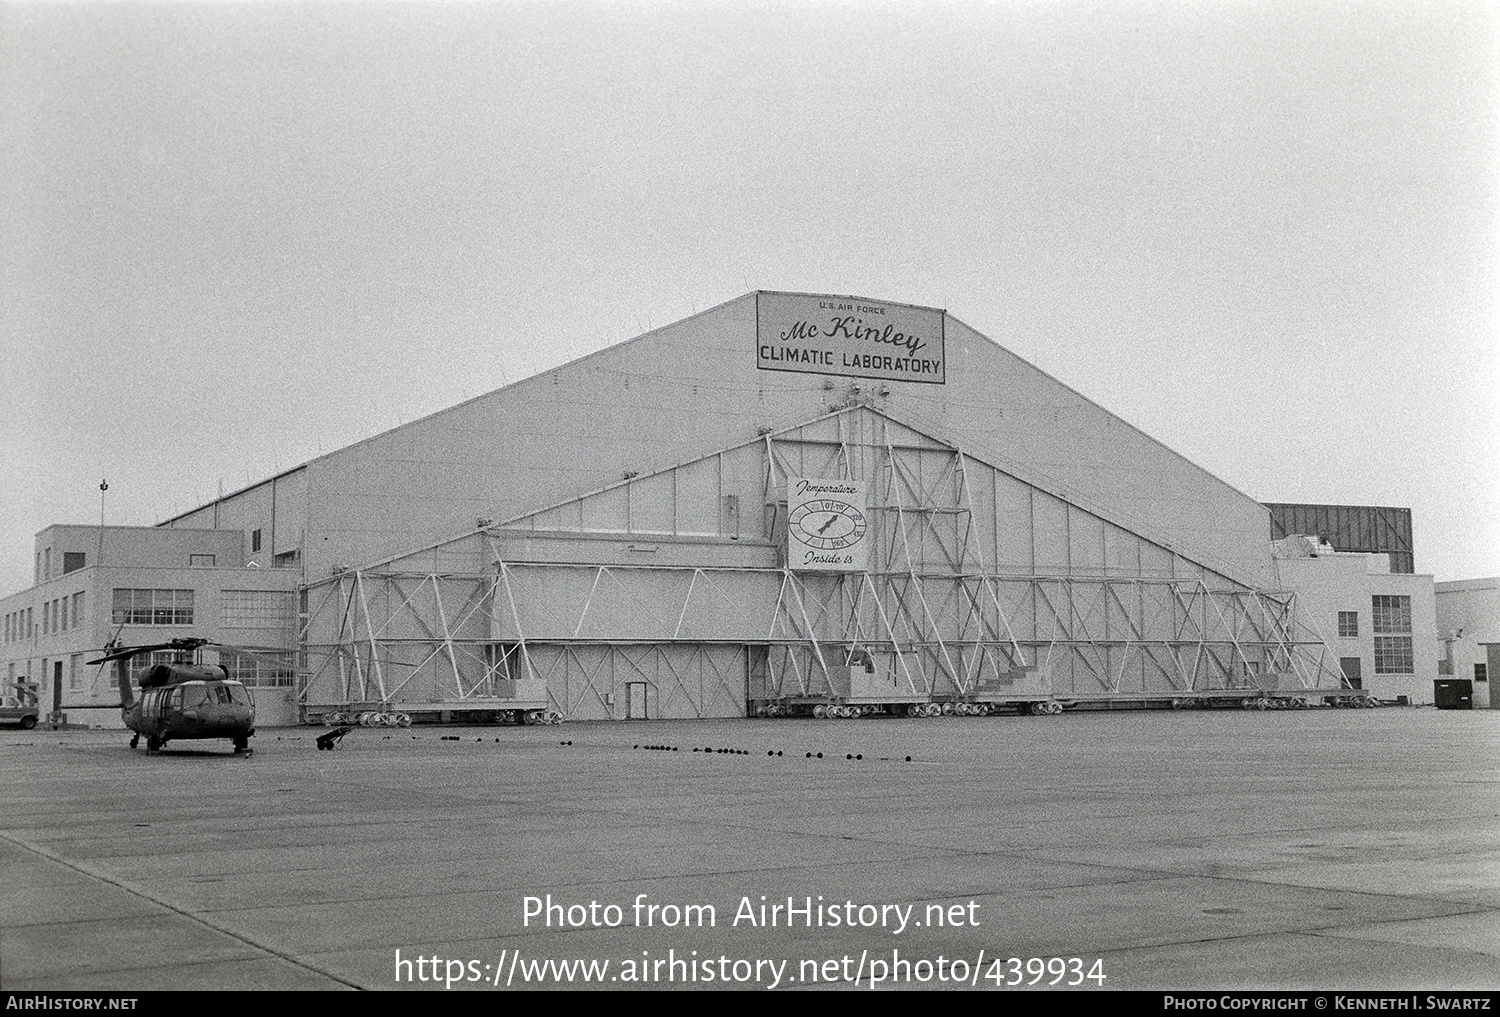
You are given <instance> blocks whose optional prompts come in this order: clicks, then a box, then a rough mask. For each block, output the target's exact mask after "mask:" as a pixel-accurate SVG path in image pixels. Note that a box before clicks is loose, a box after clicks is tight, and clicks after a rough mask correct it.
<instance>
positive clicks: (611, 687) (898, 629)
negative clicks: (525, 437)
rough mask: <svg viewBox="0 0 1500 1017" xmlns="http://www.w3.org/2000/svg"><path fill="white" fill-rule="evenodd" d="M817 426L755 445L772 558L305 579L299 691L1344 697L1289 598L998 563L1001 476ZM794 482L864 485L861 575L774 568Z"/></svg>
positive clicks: (482, 562) (1197, 583)
mask: <svg viewBox="0 0 1500 1017" xmlns="http://www.w3.org/2000/svg"><path fill="white" fill-rule="evenodd" d="M828 419H831V420H832V421H834V423H835V426H836V431H835V432H834V433H831V434H829V433H823V434H813V433H811V432H809V431H807V430H805V429H801V428H798V429H792V432H791V433H782V434H769V433H768V434H766V435H764V436H763V450H764V455H763V463H762V465H763V491H762V496H763V504H764V506H765V513H764V516H763V518H764V534H763V535H764V536H765V537H766V538H768V539H769V540H771V541H772V542H774V543H777V544H778V546H779V548H780V552H781V560H782V562H783V565H782V567H777V568H768V567H750V566H742V567H731V566H722V567H709V566H699V567H688V566H681V567H678V566H662V565H645V564H635V563H629V564H590V563H571V562H568V563H564V562H550V561H549V562H530V561H508V560H506V558H505V557H504V555H503V554H502V542H501V540H499V539H497V538H496V537H495V535H494V534H493V533H484V534H483V535H482V544H479V543H476V544H475V548H476V551H475V553H474V554H473V555H472V556H471V557H472V560H473V561H474V565H475V567H474V568H473V569H472V570H470V571H464V572H453V573H434V572H403V571H398V570H395V569H393V568H392V567H391V566H389V565H388V566H385V567H382V568H381V569H378V570H359V571H352V572H346V573H343V574H342V575H338V576H335V577H333V578H331V579H330V580H327V581H325V582H323V583H321V584H315V585H314V586H312V587H310V588H309V589H308V595H309V596H308V609H307V617H306V620H305V622H304V626H303V632H302V640H303V648H304V650H305V651H306V653H307V657H306V672H305V675H306V680H305V683H304V689H303V701H304V703H306V704H308V705H314V704H344V703H351V702H373V701H379V702H382V703H384V702H392V701H406V702H413V701H427V702H443V703H465V702H489V701H491V700H492V699H494V698H495V696H496V689H497V687H498V686H497V683H500V682H503V681H507V680H513V679H516V678H534V679H540V680H542V681H544V682H546V687H547V694H548V697H549V698H550V700H551V701H552V706H553V708H555V709H557V710H558V711H560V712H562V713H564V714H565V715H568V716H579V715H589V716H592V715H600V716H610V715H620V714H619V697H620V696H621V695H622V692H621V689H622V688H623V686H624V685H626V684H629V683H630V682H632V681H637V680H638V681H642V682H645V683H646V684H648V685H649V686H650V687H651V688H652V689H653V690H654V694H655V695H656V697H657V698H656V700H655V701H654V703H655V708H656V709H657V710H666V711H668V712H672V711H676V712H677V714H678V715H686V716H694V715H724V713H725V711H729V712H733V711H734V710H737V709H740V710H742V709H743V708H744V707H745V706H746V700H747V698H749V699H759V698H770V699H775V698H788V697H798V696H820V695H829V694H831V692H832V691H833V689H834V685H835V676H836V673H837V672H838V671H839V670H840V669H847V666H848V664H849V660H850V655H851V653H853V652H854V651H865V652H866V653H870V654H875V655H879V656H880V657H881V659H882V660H884V661H886V662H888V666H889V671H890V673H891V674H892V675H893V677H894V679H895V681H896V683H897V685H898V687H899V689H900V690H901V691H904V692H906V693H910V694H913V695H929V696H939V697H962V696H969V695H973V694H975V693H976V691H977V690H979V689H980V688H981V686H982V684H983V683H984V682H985V681H986V680H987V679H991V678H994V677H995V676H997V675H1014V674H1018V673H1022V672H1027V671H1033V670H1039V671H1040V672H1041V673H1042V675H1043V676H1045V678H1046V680H1047V683H1048V687H1049V688H1050V689H1051V691H1052V694H1053V695H1056V696H1058V697H1063V698H1089V697H1097V698H1108V697H1111V696H1130V695H1144V694H1148V693H1157V694H1163V693H1164V694H1167V695H1171V694H1173V693H1180V694H1191V693H1194V692H1205V691H1215V690H1223V689H1230V688H1242V687H1250V685H1251V683H1253V681H1254V680H1255V679H1256V678H1257V677H1258V676H1263V675H1272V674H1274V675H1279V676H1286V677H1288V678H1289V679H1290V680H1291V681H1292V682H1294V683H1295V685H1296V686H1297V687H1300V688H1304V689H1315V688H1329V687H1331V688H1335V689H1336V688H1337V687H1338V685H1339V672H1338V670H1337V666H1336V661H1333V662H1331V661H1330V657H1329V651H1328V649H1327V646H1326V644H1325V643H1324V642H1323V640H1322V639H1321V638H1318V637H1317V636H1316V635H1312V636H1309V635H1308V634H1307V633H1306V632H1305V631H1304V630H1303V629H1302V627H1301V626H1300V625H1299V624H1298V622H1297V620H1296V618H1297V614H1296V608H1295V603H1294V600H1293V597H1292V596H1291V595H1290V594H1285V593H1269V592H1265V591H1261V590H1256V589H1252V588H1249V587H1247V586H1245V585H1244V584H1241V583H1236V582H1234V581H1232V580H1229V579H1227V578H1225V577H1222V576H1217V575H1214V574H1212V573H1210V572H1208V571H1207V570H1205V569H1204V568H1203V567H1202V566H1199V565H1197V564H1195V563H1192V562H1190V561H1189V560H1187V559H1185V558H1182V557H1181V556H1180V555H1177V554H1176V553H1175V552H1174V553H1172V555H1171V562H1172V571H1173V573H1174V574H1172V575H1147V574H1136V575H1110V574H1108V573H1107V572H1105V571H1100V570H1094V571H1082V570H1075V571H1069V572H1064V573H1061V574H1057V575H1039V574H1016V573H1013V572H1005V571H1001V570H999V569H997V568H995V567H994V566H991V565H987V563H986V562H985V560H984V541H983V540H982V539H980V538H979V534H980V533H982V532H984V529H985V528H988V529H990V530H995V529H996V523H995V520H994V519H993V518H984V517H983V515H982V513H981V510H979V509H977V508H976V506H975V499H974V496H973V488H972V484H971V476H970V474H971V473H972V472H973V471H974V470H976V469H978V470H985V471H988V470H991V469H993V468H992V467H990V466H987V465H984V464H979V463H976V462H975V461H973V460H971V459H970V458H969V457H967V456H966V455H965V454H964V453H963V452H962V451H961V450H959V449H955V448H950V447H947V446H943V445H941V444H939V443H937V442H922V441H919V440H915V439H912V438H910V437H909V436H904V435H903V436H900V437H897V436H893V434H892V433H891V429H890V425H889V423H888V421H886V420H885V419H884V418H879V417H875V416H873V415H871V416H855V415H849V414H836V415H834V416H833V417H831V418H828ZM791 476H810V477H822V478H839V479H848V480H862V481H864V482H865V483H866V484H867V485H868V488H867V489H868V491H869V503H868V505H867V508H868V516H869V518H870V530H869V532H870V535H871V540H872V543H873V545H874V546H873V547H872V550H871V559H870V566H869V570H868V571H867V572H858V573H849V574H817V573H800V572H795V571H792V570H790V569H788V568H786V567H785V565H784V562H785V540H786V536H785V527H786V501H785V498H786V481H787V478H788V477H791ZM481 547H482V549H483V550H482V553H481V552H480V551H479V550H478V549H479V548H481ZM1034 571H1035V570H1034ZM1179 572H1180V573H1185V574H1175V573H1179Z"/></svg>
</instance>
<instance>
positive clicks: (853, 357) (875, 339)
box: [755, 292, 946, 385]
mask: <svg viewBox="0 0 1500 1017" xmlns="http://www.w3.org/2000/svg"><path fill="white" fill-rule="evenodd" d="M755 324H756V353H755V366H756V367H758V368H760V369H761V370H764V371H800V372H804V373H808V374H839V375H846V376H849V377H855V378H886V379H889V380H891V381H919V382H926V383H927V384H930V385H941V384H943V382H944V381H945V378H944V373H943V372H944V369H945V367H946V364H945V358H944V354H943V312H942V311H938V310H934V309H933V308H930V307H909V306H907V305H905V304H882V303H879V302H878V301H873V300H863V299H861V298H859V297H820V296H810V295H806V294H800V293H764V292H762V293H758V294H756V299H755Z"/></svg>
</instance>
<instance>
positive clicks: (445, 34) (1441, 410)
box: [0, 0, 1500, 593]
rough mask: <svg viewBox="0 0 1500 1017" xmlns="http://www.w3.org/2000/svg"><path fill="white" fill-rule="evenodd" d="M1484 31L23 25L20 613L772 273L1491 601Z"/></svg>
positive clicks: (1246, 12) (1100, 23) (1198, 22)
mask: <svg viewBox="0 0 1500 1017" xmlns="http://www.w3.org/2000/svg"><path fill="white" fill-rule="evenodd" d="M1497 37H1500V19H1497V16H1496V14H1495V8H1494V7H1492V6H1491V5H1490V4H1488V3H1477V2H1476V3H1441V2H1440V3H1433V2H1430V0H1423V2H1420V3H1418V2H1403V3H1377V2H1361V3H1352V4H1348V3H1332V2H1329V3H1317V2H1309V0H1295V2H1262V3H1244V4H1236V3H1217V2H1216V3H1206V2H1204V3H1182V2H1175V3H1119V2H1107V3H1098V4H1093V3H1030V2H1028V3H997V4H967V3H963V4H961V3H934V2H922V3H913V2H907V3H895V4H876V3H838V4H833V3H823V4H817V3H805V2H799V3H795V4H784V3H743V2H720V3H693V4H687V3H608V4H600V3H579V2H557V3H514V4H512V3H466V4H437V3H429V4H410V5H408V4H374V3H357V4H344V3H340V4H314V3H300V4H299V3H254V4H248V5H232V4H224V3H203V4H194V3H186V4H170V5H169V4H144V3H128V2H126V3H106V4H84V3H67V4H64V3H39V4H26V3H3V2H0V353H3V361H0V366H3V384H0V593H8V592H12V591H14V590H16V589H19V588H22V587H24V586H27V585H29V583H30V581H31V571H32V560H31V559H32V555H31V548H32V536H33V534H34V533H35V532H36V531H38V530H40V529H42V528H43V527H44V526H46V525H48V524H50V523H53V522H75V523H91V522H97V521H98V518H99V491H98V484H99V481H100V479H101V478H103V477H107V478H108V479H109V484H110V488H109V493H108V500H107V503H106V516H107V521H108V522H109V523H111V524H142V525H144V524H150V523H154V522H158V521H160V520H162V519H164V518H166V517H168V516H171V515H174V514H176V513H179V512H182V511H184V510H186V509H188V508H191V507H193V506H194V505H197V504H200V503H202V502H205V501H208V500H210V499H212V498H213V497H214V495H215V494H216V492H217V490H218V487H219V484H220V482H221V481H222V483H223V485H224V488H225V490H226V491H230V490H234V489H237V488H240V487H243V486H245V485H246V484H247V483H249V482H251V481H254V480H259V479H262V478H264V477H266V476H269V475H270V474H272V473H273V472H276V471H278V470H283V469H286V468H288V467H291V466H294V465H296V464H298V463H301V462H304V461H306V460H307V459H310V458H312V457H313V456H315V455H317V454H319V453H320V452H326V451H330V450H332V449H334V448H338V447H340V446H342V445H345V444H348V443H350V442H352V441H355V440H357V439H360V438H364V437H367V436H369V435H371V434H374V433H377V432H379V431H383V430H386V429H388V428H390V427H393V426H396V425H397V424H399V423H401V422H403V421H407V420H411V419H413V418H415V417H417V416H421V415H424V414H426V413H429V412H432V411H434V410H437V409H440V408H442V407H444V406H447V405H451V404H453V403H455V402H458V401H459V400H461V399H464V398H465V397H468V396H473V395H477V394H479V393H480V392H483V391H486V390H488V389H491V388H496V387H499V386H500V385H501V384H503V383H505V382H506V381H515V380H517V379H519V378H521V377H525V376H527V375H530V374H533V373H535V372H537V371H539V370H542V369H545V368H547V367H550V366H554V365H556V364H559V363H562V362H565V361H568V360H571V359H574V358H576V357H578V356H580V355H582V354H585V353H588V352H592V351H593V350H596V349H599V348H602V347H604V346H608V345H612V344H614V343H617V342H620V341H622V340H625V339H628V338H631V337H632V336H635V335H638V334H639V333H641V332H643V331H645V330H647V329H648V328H650V327H653V326H659V325H663V324H666V323H668V322H671V321H674V320H677V319H679V318H682V317H686V316H687V315H689V314H692V313H693V312H695V311H700V310H703V309H704V308H706V307H710V306H712V305H714V304H717V303H721V302H723V301H725V300H728V299H730V298H733V297H735V296H738V295H740V294H742V293H744V292H747V291H749V290H752V289H782V290H795V291H804V292H827V293H849V294H859V295H866V296H873V297H878V298H883V299H887V300H893V301H901V302H906V303H915V304H924V305H929V306H935V307H944V308H947V309H948V310H949V311H950V312H951V313H952V314H954V315H955V316H956V317H958V318H960V319H962V320H963V321H965V322H967V323H968V324H970V325H972V326H973V327H975V328H977V329H978V330H979V331H980V332H982V333H984V334H985V335H988V336H990V337H991V338H993V339H994V340H996V341H997V342H999V343H1001V344H1002V345H1004V346H1006V347H1008V348H1010V349H1012V350H1014V351H1015V352H1017V353H1018V354H1020V355H1021V356H1023V357H1025V358H1027V359H1029V360H1030V361H1032V362H1033V363H1035V364H1037V365H1038V366H1039V367H1041V368H1042V369H1043V370H1045V371H1048V372H1049V373H1051V374H1053V375H1055V376H1057V377H1058V378H1060V379H1062V380H1063V381H1064V382H1066V383H1068V384H1069V385H1072V386H1073V387H1074V388H1076V389H1078V390H1079V391H1081V392H1082V393H1084V394H1085V395H1087V396H1089V397H1090V398H1092V399H1094V400H1095V401H1097V402H1099V403H1101V404H1102V405H1104V406H1105V407H1107V408H1109V409H1111V410H1113V411H1114V412H1116V413H1118V414H1119V415H1120V416H1122V417H1124V418H1125V419H1126V420H1128V421H1130V422H1131V423H1134V424H1136V425H1138V426H1139V427H1141V428H1142V429H1144V430H1145V431H1146V432H1147V433H1149V434H1151V435H1153V436H1154V437H1156V438H1158V439H1160V440H1161V441H1163V442H1165V443H1166V444H1167V445H1168V446H1170V447H1172V448H1174V449H1176V450H1177V451H1179V452H1181V453H1182V454H1183V455H1185V456H1187V457H1188V458H1189V459H1191V460H1193V461H1194V462H1196V463H1198V464H1199V465H1201V466H1203V467H1204V468H1206V469H1208V470H1209V471H1211V472H1213V473H1215V474H1216V475H1218V476H1220V477H1222V478H1223V479H1224V480H1226V481H1227V482H1229V483H1230V484H1232V485H1234V486H1235V487H1237V488H1239V489H1240V490H1242V491H1244V492H1246V493H1247V494H1250V495H1251V496H1253V497H1255V498H1258V499H1261V500H1263V501H1307V502H1329V503H1344V504H1373V505H1396V506H1409V507H1411V508H1412V510H1413V524H1414V527H1415V537H1416V564H1417V571H1419V572H1431V573H1434V574H1436V576H1437V578H1438V579H1439V580H1443V579H1459V578H1473V577H1479V576H1493V575H1500V480H1497V478H1500V340H1497V327H1496V326H1497V313H1496V312H1497V301H1496V296H1497V281H1500V273H1497V264H1500V263H1497V211H1496V209H1497V197H1500V192H1497V187H1496V179H1497V163H1500V159H1497V156H1500V147H1497V127H1496V125H1497V119H1496V114H1497V67H1500V53H1497Z"/></svg>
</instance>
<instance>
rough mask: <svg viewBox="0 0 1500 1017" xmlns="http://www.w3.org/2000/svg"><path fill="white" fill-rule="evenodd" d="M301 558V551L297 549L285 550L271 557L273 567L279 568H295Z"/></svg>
mask: <svg viewBox="0 0 1500 1017" xmlns="http://www.w3.org/2000/svg"><path fill="white" fill-rule="evenodd" d="M300 558H301V552H299V551H296V550H291V551H283V552H281V553H280V554H278V555H276V556H275V557H274V558H272V559H271V567H272V568H277V569H294V568H296V567H297V562H298V560H299V559H300Z"/></svg>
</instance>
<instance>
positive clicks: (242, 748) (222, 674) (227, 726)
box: [89, 638, 255, 753]
mask: <svg viewBox="0 0 1500 1017" xmlns="http://www.w3.org/2000/svg"><path fill="white" fill-rule="evenodd" d="M218 645H221V644H218V643H211V642H210V641H209V640H207V639H197V638H185V639H173V640H171V641H169V642H165V643H152V644H150V645H148V646H129V647H115V646H113V645H110V646H106V647H105V654H104V656H103V657H100V658H99V659H98V660H91V661H89V663H90V664H108V663H109V662H110V661H113V662H114V664H115V674H116V676H117V677H118V679H119V684H120V704H119V706H120V718H121V719H122V720H124V721H125V726H126V727H128V728H130V730H132V731H134V732H135V735H134V737H132V738H131V739H130V747H131V748H132V749H133V748H135V747H136V746H138V745H139V744H140V741H141V736H142V735H145V736H146V751H147V752H156V751H158V750H159V749H161V747H162V746H164V745H166V744H167V742H169V741H180V740H181V741H185V740H188V739H200V738H228V739H230V740H231V741H233V742H234V751H235V752H236V753H242V752H249V751H250V737H251V736H252V735H254V734H255V703H254V702H253V701H252V700H251V698H250V692H249V690H248V689H246V688H245V685H244V683H243V682H238V681H234V680H232V679H230V677H229V671H228V669H226V668H225V667H224V666H223V665H222V664H213V665H210V664H187V663H172V664H154V665H152V666H151V667H150V668H149V669H148V670H147V671H146V672H145V674H143V675H142V676H141V680H140V687H141V695H140V698H139V699H137V698H136V697H135V694H134V692H133V690H132V689H131V687H130V674H129V670H128V668H127V666H126V665H127V662H128V661H129V660H130V658H132V657H135V656H138V655H139V654H142V653H150V652H151V651H153V650H177V651H179V652H180V653H190V652H192V651H195V650H197V649H199V648H200V647H204V646H218Z"/></svg>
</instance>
